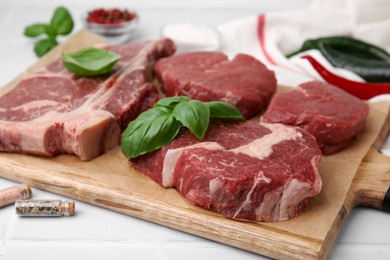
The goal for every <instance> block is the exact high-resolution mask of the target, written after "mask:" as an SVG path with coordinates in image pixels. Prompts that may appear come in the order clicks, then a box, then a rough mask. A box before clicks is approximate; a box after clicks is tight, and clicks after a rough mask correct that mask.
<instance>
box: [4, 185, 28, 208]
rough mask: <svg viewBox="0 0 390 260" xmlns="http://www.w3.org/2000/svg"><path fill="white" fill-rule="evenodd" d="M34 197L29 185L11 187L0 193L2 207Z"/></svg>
mask: <svg viewBox="0 0 390 260" xmlns="http://www.w3.org/2000/svg"><path fill="white" fill-rule="evenodd" d="M31 195H32V191H31V187H30V186H29V185H28V184H24V183H23V184H21V185H19V186H13V187H9V188H7V189H4V190H1V191H0V207H3V206H6V205H9V204H12V203H14V202H15V201H17V200H19V199H28V198H30V197H31Z"/></svg>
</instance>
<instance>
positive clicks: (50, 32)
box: [45, 25, 57, 40]
mask: <svg viewBox="0 0 390 260" xmlns="http://www.w3.org/2000/svg"><path fill="white" fill-rule="evenodd" d="M45 33H46V35H47V36H49V38H50V39H53V40H55V39H56V37H57V32H56V30H55V29H54V28H53V27H52V26H51V25H48V26H46V29H45Z"/></svg>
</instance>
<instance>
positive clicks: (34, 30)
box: [24, 23, 49, 38]
mask: <svg viewBox="0 0 390 260" xmlns="http://www.w3.org/2000/svg"><path fill="white" fill-rule="evenodd" d="M47 27H49V26H48V25H47V24H44V23H35V24H32V25H30V26H27V27H26V28H25V29H24V35H25V36H27V37H32V38H34V37H37V36H39V35H42V34H45V33H46V28H47Z"/></svg>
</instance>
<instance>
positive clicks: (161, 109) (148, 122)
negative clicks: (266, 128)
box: [121, 97, 244, 158]
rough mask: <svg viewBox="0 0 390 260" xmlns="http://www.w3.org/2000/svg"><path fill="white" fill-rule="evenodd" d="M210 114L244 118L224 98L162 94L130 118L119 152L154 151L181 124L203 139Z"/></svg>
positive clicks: (174, 135)
mask: <svg viewBox="0 0 390 260" xmlns="http://www.w3.org/2000/svg"><path fill="white" fill-rule="evenodd" d="M210 117H214V118H219V119H224V118H225V119H232V120H244V117H243V116H242V115H241V113H240V111H238V110H237V109H236V108H235V107H234V106H232V105H229V104H227V103H224V102H201V101H198V100H191V99H189V98H188V97H168V98H162V99H160V100H159V101H158V102H157V103H156V104H155V105H154V106H153V108H151V109H149V110H147V111H145V112H143V113H141V114H140V115H139V116H138V117H137V118H136V119H135V120H133V121H132V122H130V124H129V125H128V127H127V129H126V130H125V131H124V132H123V134H122V140H121V148H122V152H123V153H124V154H125V155H126V156H127V158H135V157H137V156H139V155H143V154H146V153H149V152H153V151H154V150H156V149H159V148H160V147H162V146H163V145H167V144H169V143H170V142H172V140H173V139H174V138H175V137H176V135H177V134H178V133H179V130H180V127H181V126H185V127H187V128H188V129H189V130H190V131H191V133H193V134H194V135H195V136H196V137H197V138H198V139H199V140H202V139H203V138H204V136H205V132H206V130H207V128H208V125H209V121H210Z"/></svg>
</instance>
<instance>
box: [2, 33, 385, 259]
mask: <svg viewBox="0 0 390 260" xmlns="http://www.w3.org/2000/svg"><path fill="white" fill-rule="evenodd" d="M99 43H102V42H101V40H100V39H98V38H96V37H95V36H93V35H91V34H89V33H88V32H87V31H81V32H80V33H78V34H76V35H75V36H74V37H73V38H72V39H70V40H69V41H68V42H66V43H65V44H64V45H62V46H59V47H58V48H57V49H56V50H54V51H53V52H51V53H50V54H49V55H47V56H45V57H44V58H43V59H42V60H40V61H39V63H38V64H36V65H34V66H33V68H31V69H30V70H28V71H27V73H25V74H24V75H26V74H29V73H31V72H32V71H35V70H36V69H38V68H39V67H42V66H44V65H46V64H47V63H49V62H50V61H52V60H53V59H55V58H57V57H59V53H60V52H61V50H63V49H65V50H67V51H70V50H76V49H78V48H81V47H86V46H90V45H95V44H99ZM18 80H20V77H19V78H18V79H16V80H15V81H14V82H12V83H10V84H9V85H8V86H7V89H10V88H12V87H13V86H15V84H17V82H18ZM389 108H390V104H388V103H378V104H370V114H369V116H368V119H367V127H366V129H365V132H364V133H363V134H362V135H360V136H359V137H358V138H357V139H356V140H354V141H353V142H352V143H351V144H350V145H349V146H348V147H347V148H346V149H345V150H343V151H341V152H339V153H337V154H335V155H332V156H326V157H324V158H323V160H322V161H321V164H320V174H321V176H322V179H323V189H322V191H321V193H320V194H319V195H318V196H317V197H315V198H313V199H312V200H311V201H310V202H309V204H308V206H307V207H306V209H305V211H304V212H303V213H302V214H301V215H300V216H298V217H296V218H294V219H291V220H288V221H283V222H277V223H251V222H242V221H234V220H230V219H227V218H225V217H222V216H220V215H219V214H217V213H213V212H211V211H207V210H205V209H202V208H200V207H197V206H194V205H192V204H190V203H189V202H188V201H187V200H185V199H184V198H183V197H182V196H181V195H180V194H179V193H178V192H177V191H176V190H175V189H165V188H162V187H160V186H159V185H157V184H156V183H154V182H153V181H151V180H150V179H148V178H147V177H145V176H144V175H142V174H141V173H139V172H137V171H136V170H134V169H132V168H131V167H129V165H128V162H127V160H126V158H125V157H124V156H123V154H122V153H121V151H120V147H116V148H115V149H113V150H111V151H110V152H108V153H106V154H104V155H103V156H100V157H98V158H96V159H94V160H92V161H90V162H81V161H80V160H79V159H78V158H76V157H75V156H71V155H60V156H57V157H54V158H42V157H36V156H29V155H22V154H12V153H0V176H2V177H4V178H7V179H11V180H15V181H19V182H26V183H29V184H30V185H31V186H34V187H37V188H41V189H44V190H47V191H51V192H54V193H58V194H62V195H65V196H69V197H72V198H75V199H78V200H81V201H85V202H88V203H91V204H94V205H97V206H100V207H104V208H108V209H111V210H114V211H117V212H121V213H124V214H127V215H129V216H133V217H137V218H141V219H145V220H148V221H151V222H154V223H157V224H161V225H164V226H168V227H171V228H174V229H177V230H181V231H184V232H187V233H191V234H194V235H197V236H201V237H205V238H208V239H212V240H215V241H219V242H221V243H224V244H227V245H231V246H234V247H238V248H241V249H244V250H248V251H251V252H254V253H257V254H262V255H266V256H269V257H273V258H278V259H323V258H326V255H327V254H328V252H329V249H330V247H331V245H332V243H333V242H334V240H335V237H336V235H337V233H338V231H339V230H340V226H341V225H342V222H343V220H344V219H345V218H346V217H347V216H348V214H349V212H350V211H351V210H352V208H353V207H354V206H355V205H357V204H359V203H365V204H368V205H371V206H377V205H378V204H379V203H380V202H379V201H380V199H381V198H382V199H383V194H382V193H381V192H382V189H377V186H378V185H379V183H381V184H382V182H383V178H382V174H379V173H378V175H373V174H370V175H369V177H370V178H369V180H368V179H367V178H366V177H367V176H368V174H367V172H370V173H371V171H372V170H373V169H378V168H377V167H376V165H377V164H378V162H379V161H380V162H381V164H382V163H383V164H386V163H389V158H383V157H380V156H377V154H375V151H370V153H369V154H368V155H367V156H366V154H367V152H368V151H369V149H370V147H372V146H373V144H376V145H378V144H379V143H380V142H381V140H380V139H382V141H383V138H384V136H385V135H386V133H387V132H388V128H389V125H390V124H389ZM365 156H366V157H365ZM379 157H380V158H379ZM363 158H365V159H364V162H363V164H362V165H361V167H359V165H360V164H361V162H362V160H363ZM383 167H384V166H383ZM380 171H382V172H383V173H385V174H387V176H388V172H387V171H386V170H385V167H384V168H380ZM378 172H379V171H378ZM355 175H356V177H355ZM386 178H387V177H386ZM386 185H388V184H387V182H385V183H384V184H383V188H384V187H385V186H386ZM381 187H382V186H381ZM374 190H375V191H376V192H373V194H371V192H372V191H374ZM367 191H370V193H369V194H368V192H367ZM381 194H382V195H381ZM381 196H382V197H381ZM76 210H77V205H76ZM76 217H77V211H76Z"/></svg>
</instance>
